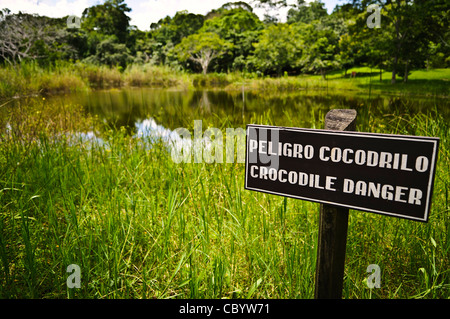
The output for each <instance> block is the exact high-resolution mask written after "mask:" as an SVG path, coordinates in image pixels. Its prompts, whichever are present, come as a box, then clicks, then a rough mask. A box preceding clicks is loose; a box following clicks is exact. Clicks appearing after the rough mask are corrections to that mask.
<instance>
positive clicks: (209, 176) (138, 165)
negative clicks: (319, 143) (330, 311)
mask: <svg viewBox="0 0 450 319" xmlns="http://www.w3.org/2000/svg"><path fill="white" fill-rule="evenodd" d="M11 112H13V113H10V114H9V115H8V116H7V119H12V118H13V117H12V116H13V114H14V110H12V111H11ZM71 114H77V112H75V111H73V112H72V113H71ZM74 116H75V115H74ZM15 118H16V119H20V117H17V115H16V117H15ZM253 120H256V119H253ZM21 121H22V122H23V121H24V119H23V118H22V120H19V121H11V122H10V126H11V128H9V129H8V130H3V131H2V133H1V134H2V135H0V138H1V144H0V265H1V266H0V282H1V285H0V297H1V298H312V297H313V295H314V273H315V263H316V254H317V251H316V250H317V230H318V225H317V223H318V212H319V206H318V205H317V204H314V203H309V202H304V201H300V200H294V199H287V198H283V197H277V196H273V195H268V194H262V193H256V192H250V191H247V190H244V188H243V185H244V165H243V164H206V163H202V164H194V163H183V164H175V163H174V162H173V161H172V160H171V156H170V153H168V152H167V150H166V148H165V147H164V146H163V145H162V144H161V143H155V144H153V145H152V146H151V147H150V148H146V147H143V144H142V143H141V141H138V140H136V139H134V138H131V137H130V136H129V135H127V133H126V132H125V130H118V131H114V130H104V131H103V134H102V138H103V142H104V143H97V144H96V143H94V144H87V143H86V142H85V141H82V140H79V141H73V140H72V139H70V138H69V137H68V136H70V135H61V134H59V135H58V134H54V133H53V132H55V131H65V132H73V131H77V130H83V129H84V130H89V129H92V128H89V127H84V128H81V127H80V128H77V127H71V126H68V123H78V122H76V121H75V122H73V121H70V122H58V121H56V120H54V121H53V122H52V123H55V124H54V125H56V124H57V123H59V124H57V125H59V126H58V128H57V129H55V130H51V129H50V130H47V131H45V130H41V128H39V129H36V125H40V124H39V123H41V122H39V121H29V122H27V124H26V125H25V126H22V127H21V129H16V127H15V126H16V125H18V124H17V123H19V122H21ZM48 121H49V119H47V121H46V123H48ZM258 121H262V122H270V119H269V118H268V117H266V118H260V119H258ZM321 121H322V119H321V118H318V119H317V124H316V125H317V127H320V126H321V124H320V123H321ZM92 123H94V122H92ZM367 123H368V124H364V127H362V126H361V125H360V127H359V130H361V131H363V130H364V131H374V132H376V131H382V132H384V133H400V134H406V133H408V134H417V135H429V136H438V137H440V138H441V147H440V152H439V164H438V167H437V172H438V173H437V178H436V185H435V191H434V192H435V193H434V199H433V208H432V212H431V216H430V220H429V223H427V224H423V223H417V222H413V221H407V220H401V219H396V218H390V217H385V216H379V215H374V214H368V213H362V212H356V211H352V212H351V214H350V219H349V230H348V232H349V233H348V241H347V256H346V267H345V282H344V298H449V297H450V290H449V289H450V273H449V269H450V260H449V249H450V231H449V229H450V228H449V227H450V218H449V196H448V188H449V181H450V176H449V171H450V170H449V150H450V144H449V143H450V141H449V125H448V122H447V121H446V120H445V119H444V118H442V117H440V116H436V115H429V116H425V115H420V114H417V115H415V116H412V117H402V116H398V115H397V116H388V117H386V118H378V119H373V120H372V121H369V122H367ZM37 127H39V126H37ZM26 128H28V130H31V131H33V130H34V131H37V132H42V133H40V134H34V135H33V134H24V132H25V131H26V130H25V129H26ZM70 264H77V265H79V266H80V267H81V288H80V289H69V288H68V287H67V285H66V280H67V277H68V276H69V273H67V272H66V269H67V266H68V265H70ZM369 264H378V265H379V266H380V267H381V270H382V277H381V289H373V290H370V289H368V288H367V285H366V284H365V280H366V278H367V276H368V274H367V273H366V268H367V266H368V265H369Z"/></svg>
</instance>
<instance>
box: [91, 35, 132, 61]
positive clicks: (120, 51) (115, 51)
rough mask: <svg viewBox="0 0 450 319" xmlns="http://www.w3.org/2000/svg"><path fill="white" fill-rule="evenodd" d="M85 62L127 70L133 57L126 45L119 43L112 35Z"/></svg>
mask: <svg viewBox="0 0 450 319" xmlns="http://www.w3.org/2000/svg"><path fill="white" fill-rule="evenodd" d="M84 61H85V62H89V63H95V64H105V65H108V66H121V67H122V68H125V67H126V65H127V63H128V62H130V61H131V56H130V53H129V50H128V48H127V47H126V46H125V44H123V43H118V40H117V38H116V37H115V36H114V35H111V36H109V37H107V38H106V39H104V40H103V41H101V42H100V43H99V44H98V46H97V50H96V54H95V55H92V56H90V57H88V58H87V59H85V60H84Z"/></svg>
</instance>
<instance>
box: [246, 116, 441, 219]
mask: <svg viewBox="0 0 450 319" xmlns="http://www.w3.org/2000/svg"><path fill="white" fill-rule="evenodd" d="M251 127H254V128H262V129H269V130H278V131H296V132H303V133H311V134H324V135H343V136H352V137H365V138H377V139H380V138H381V139H395V140H405V141H422V142H429V143H433V155H432V159H431V165H432V166H431V169H430V178H429V181H428V189H427V191H428V194H427V202H426V205H425V212H424V218H417V217H413V216H407V215H402V214H396V213H392V212H385V211H381V210H376V209H371V208H366V207H359V206H351V205H344V204H341V203H335V202H331V201H324V200H318V199H313V198H308V197H304V196H296V195H288V194H284V193H279V192H274V191H268V190H264V189H259V188H256V187H248V186H247V178H248V175H249V174H247V172H248V164H249V163H248V158H249V155H248V150H249V147H248V146H249V145H248V137H249V129H250V128H251ZM439 142H440V139H439V138H438V137H429V136H414V135H396V134H383V133H368V132H354V131H336V130H324V129H307V128H298V127H287V126H272V125H260V124H247V127H246V136H245V145H246V150H245V186H244V189H247V190H252V191H257V192H261V193H266V194H272V195H278V196H284V197H289V198H295V199H301V200H306V201H310V202H314V203H320V204H327V205H335V206H339V207H345V208H349V209H353V210H358V211H362V212H370V213H375V214H380V215H387V216H392V217H397V218H402V219H408V220H415V221H420V222H424V223H426V222H428V218H429V213H430V211H431V200H432V197H433V189H434V180H435V175H436V166H437V165H436V164H437V161H438V155H439Z"/></svg>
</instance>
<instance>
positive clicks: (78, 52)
mask: <svg viewBox="0 0 450 319" xmlns="http://www.w3.org/2000/svg"><path fill="white" fill-rule="evenodd" d="M344 2H345V1H344ZM251 4H252V5H253V6H266V7H272V8H280V7H282V6H288V5H287V3H286V1H283V0H282V1H275V0H258V1H252V2H251ZM371 4H376V5H378V7H379V8H380V11H379V12H380V19H381V21H380V27H379V28H377V27H375V28H370V27H369V26H368V20H370V19H371V14H374V13H370V11H368V10H367V8H368V6H369V5H371ZM130 11H131V9H130V8H129V7H128V6H127V4H126V3H125V1H124V0H106V1H105V2H104V3H103V4H98V5H95V6H92V7H89V8H86V9H85V10H84V11H83V14H82V17H81V23H80V25H79V26H75V27H74V26H73V25H69V26H68V17H67V16H66V17H61V18H49V17H45V16H38V15H31V14H26V13H17V14H12V13H11V12H10V10H8V9H6V8H5V9H3V10H2V11H1V14H0V64H3V65H11V66H14V67H17V66H18V65H20V63H21V62H23V61H30V60H33V61H37V63H38V64H39V65H40V66H42V67H46V66H54V65H55V64H57V63H58V61H61V60H63V61H68V62H74V63H83V64H93V65H107V66H110V67H116V68H118V69H119V70H124V69H126V68H127V66H130V65H136V64H137V65H139V64H153V65H164V66H168V67H170V68H172V69H175V70H182V71H187V72H190V73H204V74H206V73H207V72H217V73H229V72H236V71H239V72H244V73H249V74H253V75H255V76H263V75H266V76H282V75H298V74H322V76H323V77H325V76H326V73H327V72H329V71H331V70H343V72H345V75H346V76H348V75H347V72H346V70H348V69H350V68H352V67H355V66H369V67H371V68H378V69H379V70H380V76H381V74H382V72H381V70H382V69H383V70H388V71H389V72H391V74H392V80H391V82H392V83H395V82H396V81H398V77H401V78H402V81H404V82H406V81H407V80H408V74H410V71H411V70H413V69H424V68H426V69H429V68H448V67H449V65H450V54H449V53H450V49H449V42H450V32H449V30H450V29H449V28H448V26H449V23H448V20H449V11H450V9H449V5H448V2H447V1H446V0H434V1H426V0H414V1H412V0H401V1H393V0H382V1H379V0H378V1H371V0H348V1H347V2H346V3H343V4H341V5H337V6H336V7H335V9H334V10H333V12H332V13H331V14H328V13H327V10H326V9H325V7H324V4H323V2H321V1H320V0H315V1H314V2H311V3H308V2H305V1H304V0H298V1H297V4H296V5H293V6H291V7H290V9H289V11H288V14H287V17H286V22H283V23H282V22H279V21H277V19H276V18H274V17H271V16H269V15H266V16H265V18H264V19H263V20H261V19H260V18H259V17H258V16H257V15H256V14H255V13H254V12H253V7H252V6H251V5H250V4H248V3H246V2H230V3H227V4H225V5H223V6H222V7H220V8H218V9H215V10H212V11H210V12H209V13H207V14H206V15H201V14H193V13H189V12H187V11H179V12H177V13H176V14H175V15H174V16H173V17H171V16H166V17H164V18H162V19H160V20H159V21H158V22H157V23H152V24H151V25H150V29H149V31H142V30H139V29H138V28H137V27H136V26H133V25H130V17H129V16H128V15H127V14H128V13H129V12H130ZM373 12H375V11H373Z"/></svg>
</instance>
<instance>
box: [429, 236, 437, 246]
mask: <svg viewBox="0 0 450 319" xmlns="http://www.w3.org/2000/svg"><path fill="white" fill-rule="evenodd" d="M430 240H431V243H432V244H433V246H434V248H436V247H437V245H436V241H435V240H434V238H433V237H430Z"/></svg>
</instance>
